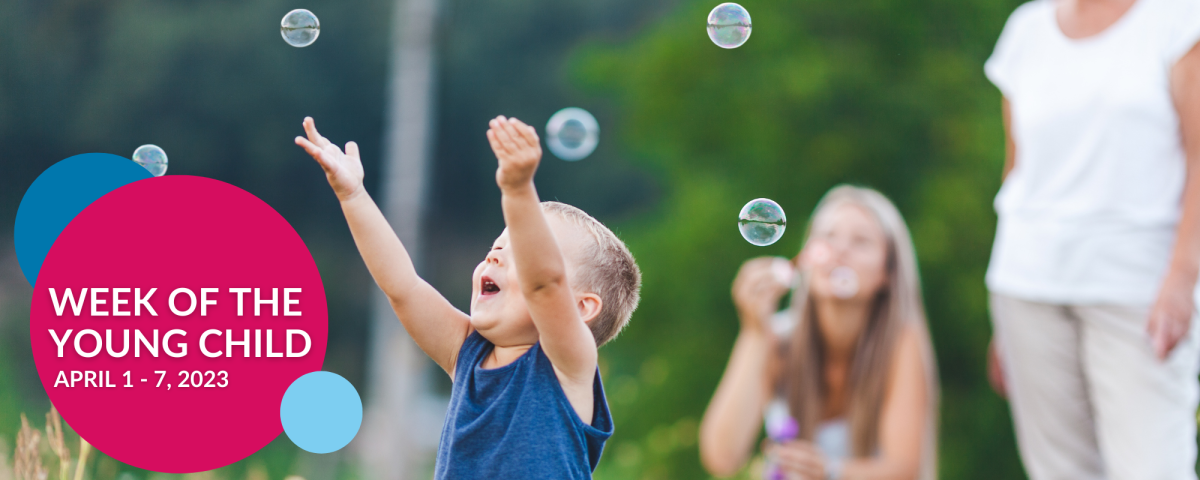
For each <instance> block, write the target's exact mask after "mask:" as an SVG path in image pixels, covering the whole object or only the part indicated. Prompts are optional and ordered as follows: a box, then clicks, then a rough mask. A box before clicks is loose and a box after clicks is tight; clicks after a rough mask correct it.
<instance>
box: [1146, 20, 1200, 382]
mask: <svg viewBox="0 0 1200 480" xmlns="http://www.w3.org/2000/svg"><path fill="white" fill-rule="evenodd" d="M1171 97H1172V99H1173V100H1174V103H1175V110H1176V111H1177V112H1178V114H1179V130H1180V136H1181V138H1182V141H1183V149H1184V152H1185V154H1186V158H1187V164H1186V172H1187V173H1186V176H1185V180H1184V188H1183V214H1182V215H1181V216H1180V220H1179V226H1178V230H1177V231H1176V234H1175V248H1174V250H1173V251H1172V253H1171V264H1170V267H1169V268H1168V269H1167V275H1166V277H1165V278H1164V279H1163V283H1162V286H1161V287H1160V290H1159V293H1158V298H1157V299H1156V300H1155V302H1154V307H1153V308H1152V309H1151V311H1150V319H1149V322H1148V323H1147V331H1148V332H1149V334H1150V339H1151V341H1152V343H1153V346H1154V350H1155V353H1157V354H1158V356H1159V358H1160V359H1165V358H1166V357H1167V355H1168V354H1170V353H1171V350H1173V349H1174V348H1175V345H1176V344H1177V343H1179V340H1180V339H1181V338H1183V336H1184V335H1186V334H1187V331H1188V329H1189V328H1190V327H1191V323H1192V315H1193V314H1194V312H1195V305H1194V299H1193V296H1192V295H1193V292H1194V290H1195V288H1196V277H1197V272H1198V270H1200V44H1198V45H1197V46H1194V47H1193V48H1192V50H1191V51H1190V52H1188V53H1187V54H1186V55H1184V56H1183V58H1181V59H1180V60H1179V61H1178V62H1177V63H1176V64H1175V66H1174V67H1172V68H1171Z"/></svg>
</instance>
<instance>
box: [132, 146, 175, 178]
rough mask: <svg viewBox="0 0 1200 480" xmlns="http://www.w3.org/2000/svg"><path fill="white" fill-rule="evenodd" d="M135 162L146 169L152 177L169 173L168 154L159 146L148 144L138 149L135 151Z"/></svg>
mask: <svg viewBox="0 0 1200 480" xmlns="http://www.w3.org/2000/svg"><path fill="white" fill-rule="evenodd" d="M133 161H134V163H137V164H138V165H141V166H142V167H145V168H146V170H149V171H150V174H151V175H154V176H156V177H161V176H163V174H164V173H167V152H164V151H163V149H161V148H159V147H158V145H150V144H146V145H142V146H140V147H138V148H137V150H134V151H133Z"/></svg>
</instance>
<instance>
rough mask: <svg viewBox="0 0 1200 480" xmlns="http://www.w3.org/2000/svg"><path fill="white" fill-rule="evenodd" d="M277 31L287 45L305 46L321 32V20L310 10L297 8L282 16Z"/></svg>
mask: <svg viewBox="0 0 1200 480" xmlns="http://www.w3.org/2000/svg"><path fill="white" fill-rule="evenodd" d="M279 33H280V34H282V35H283V40H284V41H285V42H287V43H288V45H291V46H293V47H307V46H309V45H312V43H313V42H315V41H317V35H320V34H321V22H319V21H317V16H316V15H313V13H312V12H310V11H308V10H305V9H303V8H297V9H295V10H292V11H290V12H288V13H287V15H284V16H283V21H282V22H279Z"/></svg>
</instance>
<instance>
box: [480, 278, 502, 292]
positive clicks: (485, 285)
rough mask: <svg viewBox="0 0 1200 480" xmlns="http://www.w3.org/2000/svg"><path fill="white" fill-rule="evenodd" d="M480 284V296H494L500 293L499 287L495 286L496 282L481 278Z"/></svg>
mask: <svg viewBox="0 0 1200 480" xmlns="http://www.w3.org/2000/svg"><path fill="white" fill-rule="evenodd" d="M480 282H481V284H480V288H479V294H480V295H495V294H497V293H500V286H499V285H496V282H494V281H492V279H490V278H488V277H483V278H481V279H480Z"/></svg>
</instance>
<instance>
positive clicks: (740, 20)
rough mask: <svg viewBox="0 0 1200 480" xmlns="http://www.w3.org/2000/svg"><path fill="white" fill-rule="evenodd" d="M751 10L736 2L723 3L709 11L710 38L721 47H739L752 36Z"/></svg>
mask: <svg viewBox="0 0 1200 480" xmlns="http://www.w3.org/2000/svg"><path fill="white" fill-rule="evenodd" d="M750 29H751V27H750V12H747V11H746V9H745V8H742V6H741V5H738V4H736V3H722V4H720V5H717V8H714V9H712V11H711V12H709V13H708V38H711V39H712V41H713V43H715V44H717V46H718V47H721V48H737V47H740V46H742V44H743V43H746V40H748V39H749V38H750Z"/></svg>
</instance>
